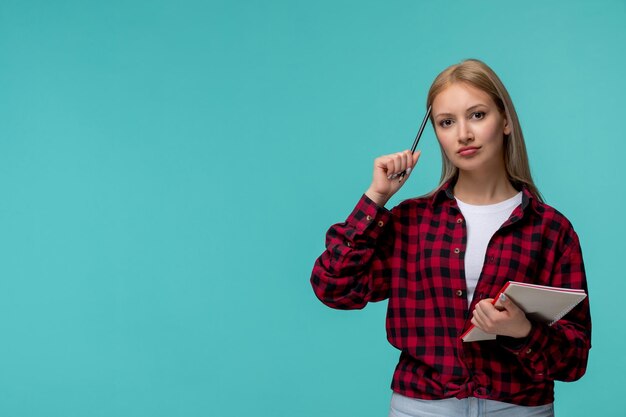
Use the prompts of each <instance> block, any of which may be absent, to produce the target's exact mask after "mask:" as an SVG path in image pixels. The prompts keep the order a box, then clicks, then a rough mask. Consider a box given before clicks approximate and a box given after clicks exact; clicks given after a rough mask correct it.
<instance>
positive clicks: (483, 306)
mask: <svg viewBox="0 0 626 417" xmlns="http://www.w3.org/2000/svg"><path fill="white" fill-rule="evenodd" d="M476 310H477V311H478V314H479V315H480V317H481V318H482V319H483V321H486V320H493V318H494V316H495V314H496V313H497V310H496V309H495V307H494V306H493V303H492V299H491V298H489V299H485V300H481V301H480V302H478V303H477V304H476Z"/></svg>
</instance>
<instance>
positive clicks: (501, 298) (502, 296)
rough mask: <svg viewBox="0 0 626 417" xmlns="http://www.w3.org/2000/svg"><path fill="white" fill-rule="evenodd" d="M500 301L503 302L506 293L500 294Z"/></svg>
mask: <svg viewBox="0 0 626 417" xmlns="http://www.w3.org/2000/svg"><path fill="white" fill-rule="evenodd" d="M500 301H502V302H503V303H504V302H505V301H506V295H504V294H500Z"/></svg>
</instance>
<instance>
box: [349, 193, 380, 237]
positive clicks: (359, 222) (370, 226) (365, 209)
mask: <svg viewBox="0 0 626 417" xmlns="http://www.w3.org/2000/svg"><path fill="white" fill-rule="evenodd" d="M390 220H391V213H390V212H389V210H387V209H386V208H384V207H380V206H378V205H377V204H376V203H375V202H374V201H372V200H371V199H370V198H369V197H368V196H366V195H365V194H363V195H362V196H361V199H360V200H359V202H358V203H357V205H356V207H355V208H354V210H352V213H350V215H349V216H348V219H347V220H346V222H347V223H348V224H349V225H351V226H352V227H354V229H355V230H356V231H357V233H359V234H361V233H363V234H367V235H368V236H369V237H371V238H374V239H376V238H377V237H378V236H379V235H380V234H381V233H382V232H383V231H384V230H385V226H387V224H388V223H389V222H390Z"/></svg>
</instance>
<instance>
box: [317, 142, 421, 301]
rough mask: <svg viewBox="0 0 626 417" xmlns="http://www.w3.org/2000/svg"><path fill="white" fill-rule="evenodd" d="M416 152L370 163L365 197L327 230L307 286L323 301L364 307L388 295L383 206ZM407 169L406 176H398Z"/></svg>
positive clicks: (388, 229)
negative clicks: (371, 170) (371, 172)
mask: <svg viewBox="0 0 626 417" xmlns="http://www.w3.org/2000/svg"><path fill="white" fill-rule="evenodd" d="M418 159H419V152H417V153H415V154H412V153H411V151H404V152H399V153H396V154H392V155H384V156H381V157H379V158H376V160H375V161H374V169H373V171H374V172H373V178H372V183H371V185H370V187H369V188H368V190H367V192H366V193H365V195H363V196H362V197H361V199H360V200H359V202H358V204H357V205H356V207H355V208H354V210H353V211H352V213H351V214H350V216H348V218H347V220H346V221H345V222H344V223H339V224H335V225H334V226H332V227H331V228H330V229H329V230H328V233H327V234H326V251H324V253H322V255H321V256H320V257H319V258H318V259H317V261H316V262H315V266H314V267H313V273H312V275H311V285H312V286H313V290H314V291H315V294H316V295H317V297H318V298H319V299H320V300H321V301H322V302H323V303H324V304H326V305H328V306H330V307H334V308H340V309H357V308H363V307H364V306H365V304H367V303H368V302H369V301H380V300H383V299H385V298H387V297H388V296H389V265H388V264H389V259H390V256H391V254H392V252H393V245H394V239H395V236H394V230H393V225H392V224H391V222H392V215H391V213H390V212H389V211H387V210H386V209H385V208H384V205H385V204H386V203H387V201H388V200H389V198H391V196H393V195H394V194H395V193H396V192H397V191H398V190H399V189H400V188H401V187H402V185H404V183H405V182H406V179H408V177H409V175H410V173H411V170H412V169H413V168H414V167H415V164H416V163H417V160H418ZM405 170H406V173H407V175H406V176H405V177H402V176H400V175H399V174H400V173H401V172H403V171H405Z"/></svg>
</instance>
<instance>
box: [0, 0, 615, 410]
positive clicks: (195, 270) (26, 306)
mask: <svg viewBox="0 0 626 417" xmlns="http://www.w3.org/2000/svg"><path fill="white" fill-rule="evenodd" d="M625 21H626V2H625V1H623V0H605V1H550V2H545V1H539V0H531V1H525V2H503V1H479V2H466V1H446V2H444V1H416V0H413V1H409V0H399V1H371V0H360V1H342V0H332V1H331V0H321V1H314V2H307V1H226V0H224V1H193V0H177V1H174V0H154V1H147V0H124V1H122V0H110V1H92V0H88V1H84V0H81V1H78V0H55V1H43V0H41V1H32V0H21V1H18V0H2V1H1V2H0V415H2V416H10V417H31V416H63V417H71V416H80V417H84V416H121V417H125V416H150V417H157V416H220V417H229V416H268V417H275V416H288V417H322V416H323V417H334V416H342V417H343V416H371V417H375V416H385V415H386V413H387V410H388V404H389V399H390V395H391V392H390V388H389V385H390V381H391V375H392V371H393V368H394V365H395V363H396V360H397V356H398V352H397V351H395V350H394V349H393V348H392V347H391V346H390V345H389V344H388V343H387V341H386V337H385V328H384V319H385V310H386V303H385V302H382V303H378V304H372V305H369V306H367V307H366V308H365V309H364V310H362V311H350V312H346V311H335V310H331V309H329V308H327V307H325V306H323V305H322V304H321V303H320V302H318V301H317V299H316V298H315V297H314V295H313V292H312V290H311V288H310V284H309V277H310V271H311V267H312V265H313V262H314V260H315V258H316V257H317V256H318V255H319V254H320V253H321V251H322V250H323V248H324V234H325V232H326V230H327V228H328V227H329V226H330V225H331V224H332V223H336V222H340V221H343V220H344V219H345V217H346V216H347V215H348V213H349V212H350V210H351V209H352V207H353V205H354V204H355V203H356V201H357V199H358V198H359V196H360V195H361V193H362V192H363V191H364V190H365V189H366V188H367V186H368V184H369V181H370V178H371V166H372V161H373V159H374V158H375V157H376V156H378V155H380V154H384V153H389V152H395V151H398V150H402V149H405V148H407V147H409V146H410V145H411V143H412V141H413V138H414V136H415V131H416V130H417V127H418V125H419V123H420V121H421V118H422V117H423V114H424V110H425V109H424V103H425V98H426V92H427V90H428V87H429V86H430V83H431V82H432V80H433V79H434V77H435V76H436V75H437V74H438V73H439V72H440V71H441V70H442V69H443V68H445V67H447V66H448V65H450V64H453V63H456V62H458V61H460V60H461V59H464V58H469V57H475V58H479V59H482V60H484V61H486V62H487V63H488V64H490V65H491V66H492V67H493V68H494V69H495V70H496V72H497V73H498V74H500V76H501V78H502V80H503V81H504V83H505V85H506V86H507V87H508V89H509V91H510V93H511V95H512V97H513V100H514V102H515V104H516V107H517V110H518V113H519V116H520V119H521V122H522V126H523V128H524V133H525V136H526V140H527V146H528V151H529V154H530V159H531V166H532V170H533V174H534V176H535V178H536V182H537V184H538V186H539V188H540V190H541V191H542V192H543V194H544V196H545V197H546V200H547V202H548V203H549V204H551V205H553V206H555V207H557V208H558V209H559V210H560V211H562V212H563V213H565V214H566V216H567V217H568V218H569V219H570V220H571V221H572V223H573V224H574V227H575V229H576V230H577V232H578V233H579V235H580V238H581V241H582V246H583V252H584V255H585V262H586V268H587V273H588V281H589V290H590V297H591V305H592V315H593V320H594V333H593V349H592V351H591V357H590V362H589V367H588V371H587V375H585V377H584V378H583V379H582V380H580V381H578V382H575V383H567V384H565V383H558V385H557V389H556V391H557V404H556V410H557V414H558V415H559V416H568V417H569V416H591V415H598V416H600V415H601V416H603V417H607V416H625V415H626V411H624V410H625V407H624V394H623V387H624V383H625V382H626V355H624V349H626V336H625V333H624V320H625V319H626V314H625V313H624V301H623V299H624V294H625V293H626V277H625V274H624V268H623V267H622V266H620V265H621V264H622V262H623V260H624V259H623V257H624V254H623V253H622V250H623V249H624V237H625V236H626V227H625V222H624V206H625V204H626V198H625V197H626V196H625V191H624V190H625V187H624V184H623V182H624V179H625V168H624V166H625V164H624V158H625V155H626V146H625V142H626V134H625V133H624V132H625V129H624V127H623V123H624V122H623V121H624V114H625V110H626V108H625V105H624V97H626V82H625V81H624V78H625V76H624V68H625V67H626V54H625V53H624V52H625V49H624V45H625V44H626V25H625V24H624V22H625ZM420 147H421V148H422V150H423V155H422V159H421V161H420V164H419V167H418V169H417V171H416V172H415V173H414V174H413V175H412V176H411V180H410V182H409V183H408V184H407V185H406V186H405V187H404V188H403V189H402V190H401V192H400V193H399V195H398V196H396V197H395V199H394V201H392V204H393V203H397V202H399V201H400V200H401V199H404V198H408V197H411V196H415V195H418V194H422V193H424V192H427V191H429V190H431V189H432V188H433V187H434V186H435V185H436V183H437V181H438V178H439V172H440V164H441V161H440V155H439V150H438V146H437V144H436V140H435V136H434V133H433V131H432V128H431V127H430V126H429V127H428V129H427V130H426V132H425V135H424V137H423V138H422V142H421V145H420Z"/></svg>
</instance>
